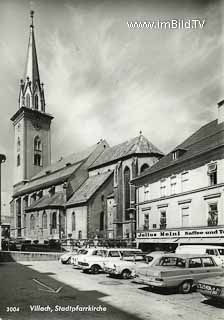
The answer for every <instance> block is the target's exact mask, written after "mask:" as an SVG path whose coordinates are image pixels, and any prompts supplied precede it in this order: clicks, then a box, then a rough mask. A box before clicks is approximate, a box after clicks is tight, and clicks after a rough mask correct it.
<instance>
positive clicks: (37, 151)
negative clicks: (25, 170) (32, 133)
mask: <svg viewBox="0 0 224 320" xmlns="http://www.w3.org/2000/svg"><path fill="white" fill-rule="evenodd" d="M34 165H35V166H41V165H42V143H41V140H40V138H39V136H36V137H35V138H34Z"/></svg>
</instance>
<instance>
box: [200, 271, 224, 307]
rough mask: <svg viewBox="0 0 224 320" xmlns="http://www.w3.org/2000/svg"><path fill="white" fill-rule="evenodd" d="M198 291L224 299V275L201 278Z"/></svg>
mask: <svg viewBox="0 0 224 320" xmlns="http://www.w3.org/2000/svg"><path fill="white" fill-rule="evenodd" d="M197 291H199V292H200V293H201V294H202V295H203V296H205V297H206V298H210V299H213V300H214V299H215V300H220V301H221V300H222V301H224V276H217V277H211V278H207V279H202V280H199V281H198V282H197Z"/></svg>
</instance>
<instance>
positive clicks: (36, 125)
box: [33, 121, 41, 130]
mask: <svg viewBox="0 0 224 320" xmlns="http://www.w3.org/2000/svg"><path fill="white" fill-rule="evenodd" d="M33 127H34V128H35V129H36V130H40V129H41V125H40V123H39V122H38V121H33Z"/></svg>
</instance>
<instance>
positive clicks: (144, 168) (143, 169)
mask: <svg viewBox="0 0 224 320" xmlns="http://www.w3.org/2000/svg"><path fill="white" fill-rule="evenodd" d="M148 168H149V165H148V164H147V163H144V164H143V165H142V166H141V170H140V173H142V172H144V171H145V170H147V169H148Z"/></svg>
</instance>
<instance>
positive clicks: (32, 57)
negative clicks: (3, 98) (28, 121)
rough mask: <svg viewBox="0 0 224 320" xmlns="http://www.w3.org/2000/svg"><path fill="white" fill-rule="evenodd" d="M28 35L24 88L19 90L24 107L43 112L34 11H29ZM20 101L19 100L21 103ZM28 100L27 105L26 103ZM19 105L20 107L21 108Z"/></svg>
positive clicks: (42, 90) (42, 89)
mask: <svg viewBox="0 0 224 320" xmlns="http://www.w3.org/2000/svg"><path fill="white" fill-rule="evenodd" d="M30 18H31V24H30V35H29V43H28V50H27V57H26V64H25V72H24V86H23V88H21V90H22V95H23V98H24V101H25V102H26V101H27V103H25V106H26V107H29V108H33V109H36V110H38V111H42V112H44V111H45V101H44V88H43V86H42V85H41V83H40V74H39V67H38V60H37V50H36V44H35V37H34V11H33V10H31V11H30ZM28 94H29V95H30V98H29V99H27V100H26V97H25V96H27V95H28ZM21 100H22V99H20V101H21ZM28 100H29V103H28ZM21 106H22V105H21V103H20V107H21Z"/></svg>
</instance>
